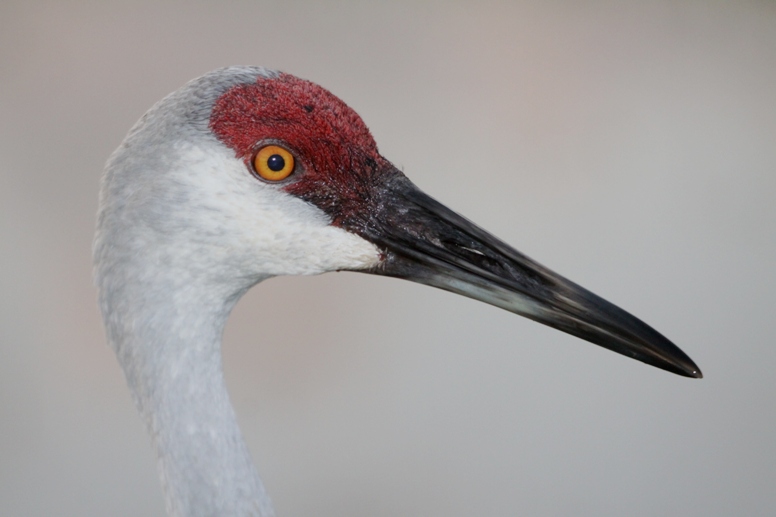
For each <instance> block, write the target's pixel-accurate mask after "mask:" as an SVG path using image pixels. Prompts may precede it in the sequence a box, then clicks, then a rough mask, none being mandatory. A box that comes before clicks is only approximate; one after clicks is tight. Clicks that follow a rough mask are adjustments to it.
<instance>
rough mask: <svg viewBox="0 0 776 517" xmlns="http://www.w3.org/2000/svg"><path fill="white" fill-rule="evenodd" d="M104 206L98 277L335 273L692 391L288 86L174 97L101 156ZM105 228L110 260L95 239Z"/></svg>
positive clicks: (676, 358)
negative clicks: (124, 261) (420, 287)
mask: <svg viewBox="0 0 776 517" xmlns="http://www.w3.org/2000/svg"><path fill="white" fill-rule="evenodd" d="M102 199H103V202H102V208H101V215H100V223H99V229H98V239H97V244H96V254H97V255H100V254H102V255H103V258H109V259H110V257H109V256H110V255H112V256H113V257H112V259H110V260H103V262H107V263H115V262H116V261H117V260H121V257H122V256H124V255H127V254H137V253H144V250H151V249H153V250H155V251H153V253H159V254H161V255H160V256H159V257H158V258H157V262H161V263H166V264H173V266H174V267H180V268H183V269H185V270H186V271H188V274H187V278H208V279H210V281H212V283H218V282H220V283H221V284H228V285H231V286H233V287H234V289H233V290H236V291H239V290H240V289H247V288H248V287H250V285H252V284H253V283H255V282H257V281H259V280H261V279H263V278H266V277H269V276H274V275H284V274H315V273H322V272H325V271H333V270H353V271H361V272H366V273H373V274H379V275H386V276H392V277H398V278H404V279H408V280H412V281H415V282H420V283H423V284H427V285H430V286H434V287H438V288H441V289H445V290H447V291H451V292H454V293H458V294H461V295H464V296H467V297H470V298H474V299H477V300H480V301H484V302H486V303H489V304H492V305H495V306H498V307H501V308H503V309H506V310H508V311H511V312H514V313H517V314H520V315H523V316H526V317H528V318H530V319H533V320H535V321H538V322H540V323H543V324H546V325H549V326H551V327H555V328H557V329H560V330H562V331H564V332H567V333H569V334H572V335H575V336H578V337H580V338H582V339H585V340H587V341H590V342H592V343H595V344H597V345H600V346H602V347H605V348H608V349H610V350H613V351H615V352H618V353H621V354H623V355H626V356H629V357H632V358H634V359H637V360H639V361H642V362H644V363H647V364H650V365H653V366H656V367H658V368H662V369H664V370H668V371H670V372H673V373H676V374H679V375H683V376H688V377H701V376H702V375H701V372H700V370H699V369H698V367H697V366H696V365H695V363H693V361H692V360H691V359H690V358H689V357H688V356H687V355H686V354H684V352H682V351H681V350H680V349H679V348H678V347H676V346H675V345H674V344H673V343H671V342H670V341H669V340H668V339H666V338H665V337H664V336H662V335H661V334H659V333H658V332H657V331H655V330H654V329H652V328H651V327H650V326H648V325H646V324H645V323H643V322H642V321H640V320H639V319H637V318H635V317H634V316H632V315H630V314H629V313H627V312H625V311H624V310H622V309H620V308H618V307H616V306H615V305H613V304H611V303H609V302H607V301H605V300H603V299H602V298H600V297H598V296H596V295H595V294H593V293H591V292H589V291H587V290H585V289H584V288H582V287H580V286H578V285H576V284H574V283H573V282H571V281H569V280H567V279H565V278H563V277H562V276H560V275H558V274H556V273H554V272H553V271H551V270H549V269H547V268H545V267H543V266H541V265H540V264H538V263H536V262H535V261H533V260H531V259H530V258H528V257H526V256H525V255H523V254H522V253H520V252H518V251H516V250H515V249H514V248H512V247H511V246H509V245H508V244H505V243H504V242H502V241H501V240H499V239H497V238H496V237H494V236H493V235H491V234H489V233H488V232H486V231H485V230H483V229H481V228H479V227H478V226H476V225H475V224H473V223H471V222H470V221H468V220H467V219H465V218H463V217H461V216H460V215H458V214H456V213H455V212H453V211H452V210H450V209H448V208H446V207H445V206H444V205H442V204H441V203H439V202H437V201H435V200H434V199H433V198H431V197H429V196H428V195H426V194H424V193H423V192H422V191H420V190H419V189H418V188H417V187H416V186H415V185H413V184H412V182H410V181H409V180H408V179H407V177H406V176H405V175H404V174H403V173H402V172H401V171H399V170H398V169H397V168H396V167H394V166H393V165H392V164H391V162H390V161H388V160H387V159H385V158H384V157H383V156H382V155H381V154H380V153H379V152H378V148H377V145H376V143H375V141H374V139H373V138H372V135H371V134H370V132H369V130H368V128H367V126H366V125H365V124H364V122H363V121H362V120H361V118H360V117H359V116H358V114H356V112H355V111H353V110H352V109H351V108H349V107H348V106H347V105H346V104H345V103H344V102H342V101H341V100H340V99H338V98H337V97H335V96H334V95H333V94H331V93H330V92H328V91H327V90H325V89H324V88H322V87H320V86H318V85H316V84H314V83H311V82H309V81H305V80H302V79H299V78H297V77H294V76H292V75H288V74H284V73H278V72H273V71H268V70H266V69H262V68H252V67H231V68H226V69H221V70H216V71H214V72H211V73H209V74H206V75H205V76H203V77H201V78H199V79H195V80H194V81H192V82H191V83H189V84H188V85H186V86H184V87H183V88H182V89H181V90H178V91H177V92H175V93H173V94H171V95H170V96H168V97H167V98H165V99H164V100H162V101H161V102H160V103H159V104H158V105H157V106H155V107H154V108H152V110H151V111H149V113H147V114H146V116H145V117H144V118H143V119H141V120H140V122H138V124H137V125H136V127H135V128H133V130H132V131H130V134H129V135H128V137H127V139H126V140H125V142H124V143H123V144H122V146H121V147H120V148H119V149H118V150H117V151H116V153H114V155H113V156H112V157H111V160H110V161H109V163H108V167H107V171H106V179H105V182H104V184H103V192H102ZM108 200H110V201H111V202H108ZM118 201H120V202H118ZM130 214H134V215H130ZM116 226H119V227H120V228H121V229H120V230H119V233H121V234H122V235H123V237H122V239H121V242H122V244H123V245H119V246H116V245H115V244H116V243H111V246H110V247H109V246H107V245H105V239H104V238H103V239H101V238H100V232H104V229H105V228H107V227H116ZM151 243H153V245H152V244H151ZM122 249H123V250H124V251H123V252H122V251H121V250H122ZM156 250H166V251H156ZM122 253H123V255H122ZM98 276H99V272H98Z"/></svg>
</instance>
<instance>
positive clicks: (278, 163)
mask: <svg viewBox="0 0 776 517" xmlns="http://www.w3.org/2000/svg"><path fill="white" fill-rule="evenodd" d="M253 170H255V171H256V174H258V175H259V176H261V177H262V178H263V179H265V180H267V181H280V180H284V179H286V178H287V177H288V176H290V175H291V173H292V172H294V155H292V154H291V153H289V152H288V151H287V150H285V149H283V148H282V147H280V146H278V145H267V146H264V147H262V148H261V149H259V151H258V152H257V153H256V155H255V156H254V157H253Z"/></svg>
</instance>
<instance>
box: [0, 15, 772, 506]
mask: <svg viewBox="0 0 776 517" xmlns="http://www.w3.org/2000/svg"><path fill="white" fill-rule="evenodd" d="M645 3H647V2H625V3H623V2H585V3H581V2H572V1H568V2H536V3H517V2H501V3H499V2H482V1H477V2H441V1H440V2H416V1H406V2H399V3H391V4H382V3H377V2H363V3H355V2H344V1H341V2H313V1H310V2H247V1H244V2H235V3H226V2H203V1H193V2H151V1H147V2H132V3H118V2H99V1H92V2H50V3H46V2H39V1H34V2H32V1H24V2H22V1H9V0H4V1H3V2H2V4H0V515H3V516H22V515H24V516H51V515H57V516H103V515H110V516H138V515H149V516H150V515H155V516H161V515H162V514H163V499H162V495H161V490H160V488H159V487H158V482H157V478H156V471H155V466H154V461H153V457H152V453H151V449H150V446H149V441H148V438H147V437H146V435H145V430H144V429H143V427H142V424H141V422H140V419H139V418H138V417H137V415H136V413H135V410H134V407H133V406H132V404H131V401H130V398H129V395H128V393H127V391H126V389H125V386H124V379H123V378H122V375H121V373H120V370H119V368H118V366H117V364H116V362H115V360H114V357H113V356H112V353H111V351H110V350H109V349H108V347H107V346H105V343H104V336H103V331H102V327H101V323H100V320H99V316H98V313H97V309H96V304H95V296H96V295H95V289H94V288H93V286H92V284H91V278H90V275H91V264H90V260H91V259H90V245H91V239H92V232H93V227H94V213H95V210H96V203H97V191H98V183H99V178H100V174H101V170H102V166H103V164H104V162H105V160H106V158H107V156H108V155H109V154H110V152H111V151H112V150H113V149H114V148H115V147H116V146H117V145H118V143H119V142H120V141H121V139H122V138H123V136H124V134H125V133H126V131H127V130H128V129H129V127H130V126H131V125H132V124H133V123H134V122H135V120H137V118H139V117H140V116H141V115H142V114H143V112H144V111H145V110H146V109H147V108H149V107H150V106H151V104H152V103H154V102H155V101H156V100H158V99H159V98H161V97H162V96H163V95H165V94H167V93H168V92H170V91H172V90H174V89H176V88H177V87H179V86H180V85H181V84H183V83H184V82H185V81H187V80H188V79H191V78H192V77H195V76H197V75H199V74H202V73H204V72H206V71H208V70H210V69H213V68H216V67H220V66H225V65H230V64H262V65H266V66H270V67H275V68H279V69H282V70H285V71H288V72H291V73H294V74H297V75H299V76H302V77H305V78H308V79H312V80H314V81H316V82H318V83H320V84H322V85H324V86H326V87H327V88H329V89H331V90H332V91H333V92H335V93H336V94H337V95H338V96H340V97H342V98H343V99H345V100H346V101H347V102H348V103H349V104H350V105H351V106H353V107H354V108H355V109H356V110H357V111H358V112H359V113H361V115H362V116H363V117H364V119H365V120H366V122H367V123H368V124H369V126H370V127H371V128H372V131H373V133H374V135H375V137H376V138H377V141H378V143H379V145H380V148H381V150H382V151H383V153H384V154H385V155H386V156H388V157H389V158H390V159H392V160H394V161H395V163H396V164H397V165H399V166H400V167H402V168H403V169H404V170H405V171H406V172H407V173H408V175H409V176H410V177H411V178H412V179H413V180H414V181H415V182H416V183H417V184H419V185H420V186H421V187H422V188H424V189H425V190H426V191H428V192H429V193H431V194H432V195H434V196H435V197H437V198H438V199H440V200H442V201H444V202H445V203H447V204H448V205H450V206H451V207H452V208H454V209H455V210H457V211H459V212H461V213H463V214H465V215H466V216H467V217H469V218H471V219H473V220H475V221H477V222H478V223H480V224H482V225H483V226H484V227H486V228H488V229H490V230H491V231H492V232H493V233H495V234H496V235H498V236H500V237H502V238H504V239H505V240H507V241H508V242H511V243H513V244H514V245H515V246H516V247H517V248H518V249H520V250H522V251H524V252H526V253H528V254H529V255H530V256H532V257H534V258H536V259H538V260H539V261H540V262H543V263H545V264H546V265H548V266H550V267H552V268H553V269H556V270H557V271H559V272H561V273H563V274H565V275H567V276H568V277H570V278H572V279H574V280H576V281H577V282H579V283H581V284H582V285H585V286H586V287H588V288H590V289H592V290H593V291H595V292H597V293H599V294H601V295H603V296H604V297H606V298H608V299H610V300H611V301H613V302H615V303H617V304H618V305H621V306H622V307H624V308H626V309H628V310H630V311H632V312H634V313H635V314H637V315H638V316H640V317H641V318H643V319H645V320H646V321H647V322H649V323H650V324H652V325H654V326H655V327H657V328H658V329H659V330H660V331H662V332H663V333H665V334H666V335H667V336H669V337H670V338H672V339H673V340H674V341H675V342H676V343H677V344H679V345H680V346H681V347H682V348H683V349H684V350H685V351H687V352H688V353H689V354H690V355H691V356H692V357H693V358H694V359H695V360H696V361H697V362H698V363H699V364H700V366H701V367H702V368H703V371H704V373H705V374H706V379H704V380H702V381H693V380H688V379H683V378H680V377H676V376H673V375H670V374H667V373H664V372H662V371H659V370H656V369H653V368H649V367H646V366H644V365H642V364H640V363H637V362H635V361H631V360H628V359H625V358H623V357H621V356H617V355H615V354H612V353H610V352H606V351H604V350H602V349H600V348H598V347H595V346H593V345H590V344H587V343H585V342H582V341H579V340H577V339H574V338H571V337H569V336H566V335H564V334H561V333H559V332H557V331H554V330H551V329H549V328H546V327H542V326H540V325H537V324H535V323H532V322H530V321H528V320H524V319H522V318H519V317H516V316H514V315H511V314H508V313H506V312H504V311H500V310H498V309H495V308H492V307H489V306H486V305H482V304H478V303H476V302H473V301H471V300H467V299H464V298H461V297H456V296H453V295H451V294H447V293H444V292H441V291H437V290H434V289H431V288H427V287H422V286H418V285H413V284H410V283H407V282H400V281H396V280H389V279H384V278H373V277H368V276H366V275H359V274H345V273H343V274H329V275H324V276H321V277H315V278H281V279H273V280H271V281H268V282H266V283H265V284H263V285H260V286H258V288H256V289H254V290H253V291H252V292H251V293H250V294H248V295H247V296H246V297H245V299H244V300H242V301H241V302H240V304H239V305H238V307H237V309H236V310H235V313H234V314H233V316H232V318H231V320H230V322H229V325H228V327H227V331H226V336H225V346H224V354H225V361H226V375H227V381H228V384H229V388H230V391H231V393H232V396H233V398H234V401H235V404H236V407H237V412H238V415H239V419H240V421H241V424H242V426H243V429H244V431H245V434H246V436H247V439H248V442H249V444H250V447H251V449H252V452H253V455H254V457H255V459H256V461H257V463H258V465H259V468H260V471H261V473H262V474H263V477H264V479H265V481H266V484H267V486H268V489H269V490H270V493H271V494H272V496H273V499H274V502H275V505H276V507H277V511H278V514H279V516H280V517H296V516H299V517H301V516H308V515H316V516H336V517H343V516H353V517H360V516H399V515H401V516H437V515H438V516H441V515H445V516H471V515H480V516H513V515H531V516H544V515H548V516H549V515H590V516H622V515H630V516H654V515H686V516H701V515H702V516H706V517H708V516H730V515H747V516H754V515H762V516H765V515H773V512H774V508H776V490H775V489H774V488H775V487H776V445H775V444H774V442H775V441H776V417H775V416H774V396H775V395H776V389H775V388H776V377H775V376H774V369H776V343H774V337H776V331H775V330H774V315H773V311H774V306H775V305H776V303H775V302H776V294H775V293H776V276H775V275H774V265H775V264H776V238H775V237H776V236H775V235H774V227H775V224H774V223H775V222H776V207H775V205H776V203H774V199H775V198H776V4H774V3H773V2H768V1H759V2H758V1H741V2H716V1H714V2H709V1H697V2H691V1H672V2H648V4H649V5H643V4H645Z"/></svg>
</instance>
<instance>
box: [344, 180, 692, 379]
mask: <svg viewBox="0 0 776 517" xmlns="http://www.w3.org/2000/svg"><path fill="white" fill-rule="evenodd" d="M389 183H390V184H389V185H387V187H388V188H386V189H385V190H384V191H383V192H384V195H385V196H386V198H385V199H382V200H380V201H379V202H377V203H375V204H374V205H373V210H372V213H371V214H370V217H369V221H368V222H365V224H364V225H363V226H361V227H360V228H359V230H360V231H359V233H360V234H361V235H362V236H363V237H365V238H366V239H368V240H370V241H371V242H373V243H374V244H375V245H377V246H378V247H379V248H380V249H381V250H382V251H383V253H384V259H383V261H382V262H381V264H380V265H379V266H378V267H376V268H374V269H371V270H367V271H366V272H368V273H374V274H379V275H386V276H392V277H397V278H405V279H407V280H412V281H414V282H419V283H422V284H426V285H431V286H434V287H438V288H440V289H445V290H447V291H451V292H454V293H458V294H461V295H464V296H468V297H470V298H474V299H475V300H480V301H483V302H485V303H489V304H491V305H495V306H497V307H501V308H502V309H506V310H508V311H510V312H514V313H516V314H520V315H522V316H525V317H527V318H530V319H532V320H535V321H538V322H540V323H543V324H545V325H549V326H550V327H554V328H556V329H559V330H562V331H563V332H567V333H569V334H572V335H574V336H577V337H580V338H582V339H585V340H587V341H590V342H591V343H595V344H596V345H600V346H602V347H604V348H608V349H609V350H612V351H614V352H617V353H620V354H623V355H626V356H628V357H632V358H634V359H637V360H639V361H642V362H644V363H647V364H651V365H652V366H656V367H658V368H662V369H664V370H668V371H669V372H673V373H676V374H678V375H683V376H686V377H695V378H700V377H702V376H703V375H702V374H701V371H700V369H699V368H698V367H697V366H696V365H695V363H694V362H693V361H692V359H690V358H689V357H688V356H687V355H686V354H685V353H684V352H682V351H681V350H680V349H679V348H678V347H677V346H676V345H674V344H673V343H671V341H669V340H668V339H666V338H665V337H663V336H662V335H661V334H660V333H658V332H657V331H656V330H654V329H653V328H652V327H650V326H649V325H647V324H646V323H644V322H642V321H641V320H639V319H638V318H636V317H634V316H632V315H631V314H629V313H627V312H625V311H624V310H622V309H620V308H619V307H617V306H615V305H613V304H611V303H609V302H607V301H606V300H604V299H603V298H600V297H599V296H596V295H595V294H593V293H591V292H590V291H588V290H586V289H584V288H582V287H580V286H579V285H577V284H575V283H573V282H571V281H569V280H567V279H565V278H563V277H562V276H560V275H558V274H557V273H554V272H553V271H551V270H549V269H547V268H545V267H544V266H542V265H541V264H538V263H536V262H534V261H533V260H531V259H530V258H528V257H526V256H525V255H523V254H522V253H520V252H519V251H517V250H515V249H514V248H512V247H511V246H509V245H508V244H506V243H504V242H502V241H500V240H499V239H497V238H496V237H494V236H493V235H491V234H489V233H488V232H486V231H485V230H483V229H481V228H479V227H478V226H476V225H475V224H473V223H471V222H470V221H468V220H466V219H465V218H463V217H461V216H460V215H458V214H456V213H455V212H453V211H452V210H450V209H448V208H447V207H445V206H444V205H442V204H441V203H439V202H437V201H436V200H434V199H433V198H431V197H429V196H428V195H426V194H424V193H423V192H422V191H420V190H419V189H418V188H417V187H415V185H413V184H412V183H411V182H410V181H409V180H408V179H407V178H406V177H405V176H403V175H397V176H394V177H393V178H392V179H391V181H390V182H389Z"/></svg>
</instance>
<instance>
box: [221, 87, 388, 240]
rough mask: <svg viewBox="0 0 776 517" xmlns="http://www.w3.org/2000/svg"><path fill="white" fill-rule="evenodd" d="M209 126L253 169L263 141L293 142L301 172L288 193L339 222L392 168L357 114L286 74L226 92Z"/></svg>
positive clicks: (364, 205)
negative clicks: (251, 162) (252, 161)
mask: <svg viewBox="0 0 776 517" xmlns="http://www.w3.org/2000/svg"><path fill="white" fill-rule="evenodd" d="M210 129H211V130H212V131H213V133H214V134H215V135H216V136H217V138H218V139H219V140H220V141H222V142H223V143H224V144H226V145H227V146H229V147H230V148H231V149H233V150H234V151H235V154H236V156H237V157H238V158H241V159H243V160H244V161H245V163H246V166H248V167H250V161H251V159H252V157H253V154H254V152H255V151H256V148H257V144H259V143H260V142H261V141H263V140H274V141H276V142H279V143H281V144H284V145H286V146H288V148H289V150H290V151H291V152H292V153H293V154H294V156H295V158H296V163H297V172H295V173H294V175H293V176H292V177H291V178H290V179H291V182H290V183H288V185H286V186H285V187H284V190H285V191H286V192H288V193H290V194H293V195H296V196H298V197H300V198H302V199H304V200H306V201H308V202H310V203H312V204H314V205H316V206H317V207H318V208H320V209H321V210H323V211H324V212H326V213H327V214H328V215H329V216H330V217H331V218H332V221H333V224H335V225H337V226H342V225H346V222H347V220H348V219H350V218H352V217H354V216H356V217H357V216H358V213H359V212H363V211H364V210H368V205H369V202H370V200H371V198H372V197H373V194H374V192H373V191H374V189H376V188H378V185H379V184H381V183H382V182H381V181H380V178H381V176H383V175H384V174H390V173H392V172H393V171H395V169H393V167H392V166H390V164H389V163H388V161H387V160H385V158H383V157H382V156H380V153H379V152H378V151H377V144H376V143H375V141H374V138H372V135H371V133H370V132H369V129H368V128H367V127H366V124H364V122H363V120H361V117H359V116H358V114H357V113H356V112H355V111H353V110H352V109H351V108H350V107H349V106H347V105H346V104H345V103H344V102H342V101H341V100H340V99H339V98H337V97H336V96H334V95H333V94H332V93H330V92H329V91H328V90H325V89H324V88H322V87H320V86H318V85H317V84H314V83H311V82H310V81H305V80H303V79H299V78H297V77H294V76H292V75H288V74H280V75H279V76H278V77H276V78H271V79H267V78H262V77H260V78H259V79H258V80H257V82H256V83H252V84H243V85H238V86H235V87H233V88H231V89H229V90H228V91H227V92H226V93H224V94H223V95H221V97H219V98H218V99H217V100H216V102H215V104H214V106H213V110H212V113H211V116H210Z"/></svg>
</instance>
